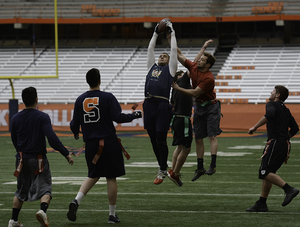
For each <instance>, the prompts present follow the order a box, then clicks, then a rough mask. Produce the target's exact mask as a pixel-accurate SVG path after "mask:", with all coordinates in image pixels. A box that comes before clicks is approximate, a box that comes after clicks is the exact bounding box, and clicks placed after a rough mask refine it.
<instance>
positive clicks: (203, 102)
mask: <svg viewBox="0 0 300 227" xmlns="http://www.w3.org/2000/svg"><path fill="white" fill-rule="evenodd" d="M215 103H219V108H220V113H221V102H220V100H217V99H213V100H208V101H200V102H196V104H197V105H199V106H202V107H204V106H206V105H210V104H215ZM221 116H222V117H223V114H222V113H221Z"/></svg>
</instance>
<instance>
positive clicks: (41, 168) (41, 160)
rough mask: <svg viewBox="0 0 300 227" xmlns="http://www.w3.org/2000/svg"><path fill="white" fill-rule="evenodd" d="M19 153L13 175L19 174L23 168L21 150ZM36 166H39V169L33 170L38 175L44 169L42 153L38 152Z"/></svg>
mask: <svg viewBox="0 0 300 227" xmlns="http://www.w3.org/2000/svg"><path fill="white" fill-rule="evenodd" d="M19 154H20V160H19V164H18V166H17V168H16V170H15V172H14V176H15V177H18V176H19V174H20V173H21V170H22V168H23V152H21V151H20V152H19ZM38 166H39V169H38V170H36V171H34V172H33V173H34V174H36V175H39V174H41V173H42V172H43V171H44V162H43V155H42V154H38Z"/></svg>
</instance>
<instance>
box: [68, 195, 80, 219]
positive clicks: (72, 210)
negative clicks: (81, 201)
mask: <svg viewBox="0 0 300 227" xmlns="http://www.w3.org/2000/svg"><path fill="white" fill-rule="evenodd" d="M78 207H79V205H78V203H77V200H76V199H74V200H73V201H72V202H71V203H70V205H69V212H68V213H67V217H68V219H69V220H70V221H76V212H77V209H78Z"/></svg>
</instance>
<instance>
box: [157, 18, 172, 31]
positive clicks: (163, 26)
mask: <svg viewBox="0 0 300 227" xmlns="http://www.w3.org/2000/svg"><path fill="white" fill-rule="evenodd" d="M167 21H171V20H170V18H164V19H162V20H161V21H160V22H159V25H158V31H159V32H166V31H167V26H166V22H167Z"/></svg>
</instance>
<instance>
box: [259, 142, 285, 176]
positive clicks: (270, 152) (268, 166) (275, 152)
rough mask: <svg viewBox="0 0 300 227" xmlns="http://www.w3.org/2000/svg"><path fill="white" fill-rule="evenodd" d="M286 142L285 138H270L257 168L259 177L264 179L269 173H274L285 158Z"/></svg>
mask: <svg viewBox="0 0 300 227" xmlns="http://www.w3.org/2000/svg"><path fill="white" fill-rule="evenodd" d="M288 146H289V145H288V142H287V140H285V139H275V140H272V141H271V143H270V145H269V146H268V147H267V146H266V147H265V149H264V152H265V150H266V148H267V153H266V154H265V155H264V156H263V158H262V161H261V165H260V168H259V179H264V178H265V177H266V176H267V175H268V174H269V173H276V172H277V170H278V169H279V168H280V166H281V165H282V164H283V162H284V161H285V159H286V158H287V153H288Z"/></svg>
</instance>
